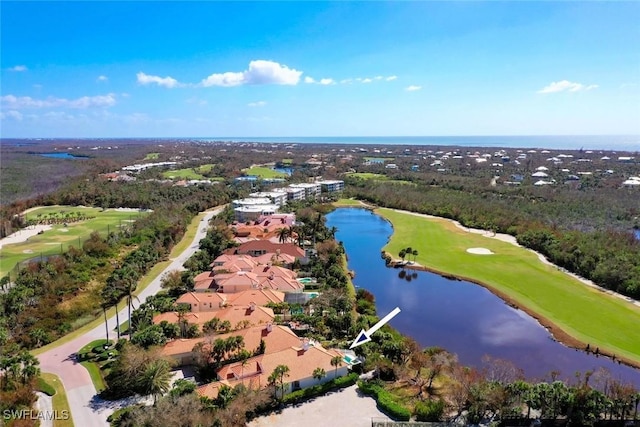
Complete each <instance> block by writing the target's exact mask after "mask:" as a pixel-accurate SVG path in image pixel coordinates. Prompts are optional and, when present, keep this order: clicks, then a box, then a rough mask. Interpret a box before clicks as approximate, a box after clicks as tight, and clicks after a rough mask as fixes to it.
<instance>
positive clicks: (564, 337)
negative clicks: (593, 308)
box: [382, 251, 640, 369]
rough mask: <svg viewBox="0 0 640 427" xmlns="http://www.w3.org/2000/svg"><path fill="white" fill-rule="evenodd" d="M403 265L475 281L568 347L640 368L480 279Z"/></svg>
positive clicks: (636, 363) (631, 361)
mask: <svg viewBox="0 0 640 427" xmlns="http://www.w3.org/2000/svg"><path fill="white" fill-rule="evenodd" d="M382 253H383V254H384V255H385V256H391V255H390V254H388V253H387V252H384V251H382ZM392 258H393V257H392ZM396 265H399V264H396ZM396 265H394V264H392V265H391V267H395V266H396ZM402 266H403V267H404V268H406V269H408V270H415V271H426V272H429V273H434V274H437V275H439V276H442V277H444V278H446V279H450V280H464V281H467V282H471V283H474V284H476V285H478V286H482V287H483V288H485V289H487V290H488V291H489V292H491V293H492V294H494V295H495V296H497V297H498V298H500V299H501V300H503V301H504V303H505V304H507V305H509V306H510V307H513V308H515V309H518V310H521V311H523V312H525V313H527V314H528V315H529V316H531V317H533V318H534V319H536V320H537V321H538V323H540V324H541V325H542V326H543V327H544V328H545V329H547V330H548V331H549V333H550V334H551V335H552V336H553V338H554V339H555V340H556V341H558V342H559V343H561V344H563V345H565V346H567V347H570V348H574V349H576V350H581V351H584V352H586V353H590V354H594V355H597V356H603V357H607V358H609V359H611V360H612V361H614V362H615V361H617V362H618V363H622V364H625V365H627V366H630V367H632V368H635V369H640V362H638V361H635V360H632V359H629V358H627V357H623V356H618V355H615V354H614V353H613V352H610V351H607V350H606V349H599V348H598V347H596V348H597V349H598V352H597V353H596V352H595V351H588V350H587V344H588V343H585V342H583V341H581V340H579V339H577V338H575V337H573V336H571V335H570V334H568V333H567V332H565V331H564V330H563V329H562V328H560V327H559V326H558V325H557V324H555V323H554V322H552V321H551V320H549V319H548V318H547V317H545V316H543V315H541V314H539V313H537V312H536V311H534V310H532V309H530V308H528V307H526V306H524V305H522V304H520V303H518V301H516V300H515V299H514V298H512V297H510V296H509V295H507V294H506V293H504V292H502V291H500V290H499V289H496V288H494V287H493V286H491V285H488V284H486V283H483V282H481V281H479V280H477V279H473V278H470V277H465V276H460V275H456V274H450V273H445V272H442V271H439V270H437V269H434V268H430V267H425V266H423V265H417V264H403V265H402ZM590 348H591V347H590Z"/></svg>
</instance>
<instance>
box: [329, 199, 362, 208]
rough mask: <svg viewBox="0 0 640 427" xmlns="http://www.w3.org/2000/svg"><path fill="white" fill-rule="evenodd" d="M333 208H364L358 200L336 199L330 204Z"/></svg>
mask: <svg viewBox="0 0 640 427" xmlns="http://www.w3.org/2000/svg"><path fill="white" fill-rule="evenodd" d="M332 204H333V205H334V206H337V207H359V206H364V205H363V204H362V203H360V201H359V200H355V199H338V200H337V201H335V202H333V203H332Z"/></svg>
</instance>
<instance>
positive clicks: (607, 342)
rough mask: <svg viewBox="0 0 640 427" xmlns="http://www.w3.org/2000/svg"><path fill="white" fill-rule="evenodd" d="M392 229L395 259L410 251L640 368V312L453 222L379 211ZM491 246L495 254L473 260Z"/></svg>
mask: <svg viewBox="0 0 640 427" xmlns="http://www.w3.org/2000/svg"><path fill="white" fill-rule="evenodd" d="M376 213H378V214H380V215H382V216H383V217H384V218H386V219H388V220H389V221H390V222H391V223H392V225H393V228H394V233H393V236H392V237H391V239H390V241H389V243H388V244H387V245H386V246H385V247H384V250H385V251H386V252H387V253H389V254H390V255H391V256H392V257H394V258H397V257H398V252H399V251H400V250H401V249H403V248H406V247H407V246H411V247H412V248H413V249H417V250H418V252H419V255H418V257H417V260H416V261H417V263H418V264H420V265H421V266H424V267H425V269H428V270H431V271H434V272H437V273H442V274H446V275H453V276H456V277H459V278H461V279H464V280H468V281H472V282H475V283H478V284H480V285H482V286H485V287H487V288H488V289H490V290H491V291H492V292H494V293H495V294H497V295H498V296H500V297H501V298H503V299H504V300H506V301H507V302H509V303H510V304H512V305H515V306H517V307H519V308H521V309H522V310H524V311H526V312H527V313H529V314H531V315H532V316H533V317H535V318H537V319H538V320H539V321H540V323H542V324H543V325H544V326H546V327H548V328H549V329H551V332H552V333H553V335H554V337H555V338H556V339H558V340H559V341H562V342H563V343H565V344H567V345H570V346H573V347H576V348H584V347H585V346H586V345H587V344H589V345H590V348H591V349H595V348H596V347H598V348H599V350H600V353H606V354H613V355H615V356H616V357H617V358H619V359H623V360H624V361H625V362H626V363H629V364H631V365H634V366H638V367H640V328H638V325H640V308H638V307H636V306H634V305H633V304H630V303H629V302H627V301H625V300H622V299H620V298H616V297H613V296H611V295H609V294H606V293H604V292H602V291H599V290H597V289H595V288H591V287H588V286H586V285H585V284H583V283H581V282H580V281H579V280H577V279H575V278H573V277H571V276H569V275H567V274H565V273H563V272H562V271H560V270H559V269H558V268H557V267H555V266H552V265H547V264H544V263H542V262H541V261H540V260H539V258H538V256H537V255H536V254H535V253H533V252H532V251H529V250H527V249H525V248H522V247H518V246H515V245H512V244H510V243H507V242H503V241H500V240H497V239H492V238H489V237H485V236H482V235H478V234H473V233H469V232H467V231H465V230H463V229H461V228H459V227H456V225H455V224H453V223H452V222H451V221H449V220H446V219H441V218H427V217H425V216H419V215H416V214H411V213H403V212H397V211H394V210H391V209H376ZM469 248H486V249H489V250H491V252H493V253H494V254H493V255H474V254H471V253H468V252H467V249H469Z"/></svg>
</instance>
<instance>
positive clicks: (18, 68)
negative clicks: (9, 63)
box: [9, 65, 27, 72]
mask: <svg viewBox="0 0 640 427" xmlns="http://www.w3.org/2000/svg"><path fill="white" fill-rule="evenodd" d="M9 70H10V71H18V72H21V71H27V66H26V65H16V66H15V67H11V68H9Z"/></svg>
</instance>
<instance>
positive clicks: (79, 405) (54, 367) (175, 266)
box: [38, 208, 222, 427]
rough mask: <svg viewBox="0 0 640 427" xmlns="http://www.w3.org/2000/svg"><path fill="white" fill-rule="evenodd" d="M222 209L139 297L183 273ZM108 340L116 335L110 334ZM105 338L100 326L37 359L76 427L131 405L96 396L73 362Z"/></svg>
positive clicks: (101, 421)
mask: <svg viewBox="0 0 640 427" xmlns="http://www.w3.org/2000/svg"><path fill="white" fill-rule="evenodd" d="M221 211H222V208H217V209H215V210H213V211H210V212H207V214H206V216H205V217H204V220H203V221H201V222H200V224H198V231H197V232H196V236H195V237H194V239H193V242H192V243H191V245H189V247H188V248H187V249H185V250H184V252H182V253H181V254H180V255H178V256H177V257H175V258H173V259H172V261H171V264H170V265H169V266H168V267H167V268H166V269H165V270H164V271H163V272H162V273H161V274H159V275H158V277H157V278H156V279H155V280H153V281H152V282H151V283H150V284H149V286H147V287H146V288H145V289H144V290H143V291H142V292H140V294H139V295H138V298H139V299H140V301H144V300H146V299H147V297H149V296H151V295H154V294H156V293H157V292H158V291H159V290H160V281H161V278H162V276H163V275H164V273H165V272H168V271H172V270H184V267H183V266H182V264H184V263H185V261H186V260H187V259H189V258H190V257H191V255H193V254H194V253H195V252H196V251H197V250H198V248H199V246H200V240H201V239H202V238H204V237H205V235H206V233H207V226H208V223H209V220H210V219H211V218H212V217H213V216H215V215H217V214H218V213H220V212H221ZM119 316H120V320H121V322H122V321H124V320H125V319H126V318H127V317H126V316H127V308H126V306H125V307H123V309H122V310H120V312H119ZM108 325H109V331H113V330H114V329H115V328H116V318H115V315H114V316H113V317H112V318H110V319H108ZM109 335H110V338H111V337H113V336H114V335H115V333H113V335H112V334H111V333H110V334H109ZM100 338H105V326H104V323H101V324H100V325H99V326H97V327H95V328H94V329H92V330H90V331H88V332H87V333H85V334H84V335H81V336H79V337H78V338H76V339H74V340H73V341H70V342H68V343H66V344H63V345H61V346H59V347H56V348H53V349H51V350H49V351H47V352H45V353H42V354H41V355H40V356H38V359H39V360H40V369H41V370H42V372H51V373H54V374H56V375H58V376H59V377H60V379H61V380H62V384H63V385H64V388H65V390H66V392H67V398H68V400H69V406H70V408H71V415H72V417H73V423H74V425H75V426H76V427H93V426H96V427H98V426H99V427H103V426H108V425H109V423H107V417H108V416H109V415H110V414H111V413H112V412H113V411H114V410H116V409H118V408H120V407H121V406H126V405H128V404H131V403H132V402H131V401H130V400H129V401H127V402H107V401H104V400H102V399H100V398H98V397H97V396H96V389H95V387H94V386H93V383H92V382H91V377H89V373H88V372H87V370H86V369H85V368H84V367H83V366H82V365H80V364H79V363H77V362H76V360H75V353H76V352H77V351H78V350H80V349H81V348H82V347H83V346H85V345H87V344H88V343H90V342H91V341H94V340H97V339H100Z"/></svg>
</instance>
